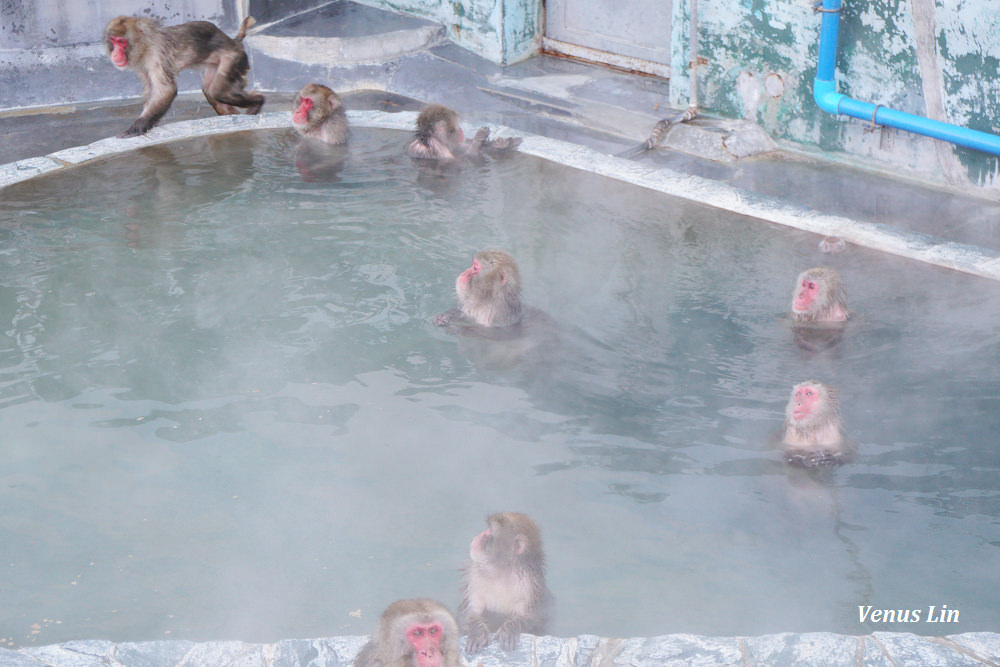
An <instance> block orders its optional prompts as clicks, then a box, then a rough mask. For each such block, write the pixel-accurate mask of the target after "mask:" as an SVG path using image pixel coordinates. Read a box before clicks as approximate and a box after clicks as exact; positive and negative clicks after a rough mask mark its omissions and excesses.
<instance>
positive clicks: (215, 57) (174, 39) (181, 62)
mask: <svg viewBox="0 0 1000 667" xmlns="http://www.w3.org/2000/svg"><path fill="white" fill-rule="evenodd" d="M161 32H162V33H163V35H164V37H165V38H166V42H167V44H168V45H169V48H170V50H171V51H172V54H173V58H172V59H171V60H172V62H173V64H174V70H175V71H176V72H180V71H181V70H184V69H189V68H198V67H203V66H206V65H218V64H219V60H220V57H221V54H228V55H231V56H233V60H234V61H235V62H236V64H237V69H238V70H240V72H241V73H244V72H246V70H248V69H249V67H250V63H249V61H248V60H247V56H246V52H245V51H244V50H243V45H242V44H241V43H239V42H237V41H236V40H234V39H233V38H231V37H230V36H229V35H227V34H226V33H224V32H222V31H221V30H220V29H219V28H218V26H216V25H215V24H214V23H211V22H209V21H190V22H188V23H181V24H180V25H172V26H167V27H165V28H161Z"/></svg>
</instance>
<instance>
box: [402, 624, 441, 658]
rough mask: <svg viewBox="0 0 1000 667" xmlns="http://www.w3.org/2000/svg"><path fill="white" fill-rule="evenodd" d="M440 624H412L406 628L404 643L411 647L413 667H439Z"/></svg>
mask: <svg viewBox="0 0 1000 667" xmlns="http://www.w3.org/2000/svg"><path fill="white" fill-rule="evenodd" d="M443 631H444V628H442V627H441V624H440V623H437V622H434V623H414V624H412V625H410V626H409V627H408V628H406V641H408V642H409V643H410V646H412V647H413V657H414V660H415V661H416V665H415V667H441V649H440V647H439V644H440V643H441V635H442V633H443Z"/></svg>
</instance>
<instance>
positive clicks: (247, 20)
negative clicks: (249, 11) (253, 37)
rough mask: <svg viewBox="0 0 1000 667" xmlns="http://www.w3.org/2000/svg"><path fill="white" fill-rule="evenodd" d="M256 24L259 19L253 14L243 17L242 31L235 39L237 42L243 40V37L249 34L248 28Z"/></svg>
mask: <svg viewBox="0 0 1000 667" xmlns="http://www.w3.org/2000/svg"><path fill="white" fill-rule="evenodd" d="M255 25H257V19H255V18H254V17H252V16H248V17H246V18H245V19H243V22H242V23H240V31H239V32H238V33H236V37H234V39H235V40H236V41H237V42H242V41H243V38H244V37H246V36H247V30H249V29H250V28H252V27H254V26H255Z"/></svg>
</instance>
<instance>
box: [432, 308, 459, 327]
mask: <svg viewBox="0 0 1000 667" xmlns="http://www.w3.org/2000/svg"><path fill="white" fill-rule="evenodd" d="M461 314H462V311H461V310H459V309H458V308H452V309H451V310H449V311H447V312H444V313H441V314H440V315H438V316H437V317H435V318H434V326H437V327H446V326H449V325H450V324H451V323H452V320H454V319H455V318H456V317H458V316H460V315H461Z"/></svg>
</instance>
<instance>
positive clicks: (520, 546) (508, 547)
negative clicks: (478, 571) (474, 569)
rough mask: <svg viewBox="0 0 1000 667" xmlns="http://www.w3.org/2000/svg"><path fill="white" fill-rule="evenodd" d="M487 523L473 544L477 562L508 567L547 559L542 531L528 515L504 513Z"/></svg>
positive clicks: (474, 560) (536, 562)
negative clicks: (543, 546)
mask: <svg viewBox="0 0 1000 667" xmlns="http://www.w3.org/2000/svg"><path fill="white" fill-rule="evenodd" d="M486 523H487V528H486V530H484V531H483V532H481V533H479V534H478V535H476V536H475V537H474V538H472V544H471V545H470V546H469V557H470V558H471V559H472V562H473V563H475V564H477V565H487V566H491V567H498V568H503V569H506V568H511V567H517V566H520V565H532V566H538V565H540V564H542V563H544V562H545V552H544V551H543V549H542V537H541V533H540V532H539V530H538V525H537V524H536V523H535V522H534V521H533V520H532V519H531V518H530V517H529V516H528V515H526V514H521V513H520V512H501V513H498V514H494V515H492V516H490V517H489V518H488V519H487V520H486Z"/></svg>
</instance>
